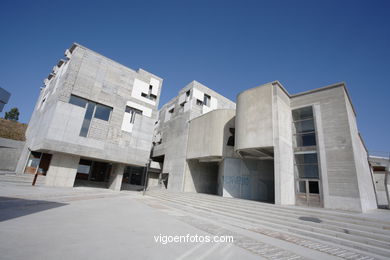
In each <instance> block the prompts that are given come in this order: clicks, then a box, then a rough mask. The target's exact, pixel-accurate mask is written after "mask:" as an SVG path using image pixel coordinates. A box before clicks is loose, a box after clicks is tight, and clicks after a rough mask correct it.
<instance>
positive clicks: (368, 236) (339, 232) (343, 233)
mask: <svg viewBox="0 0 390 260" xmlns="http://www.w3.org/2000/svg"><path fill="white" fill-rule="evenodd" d="M171 199H172V198H171ZM174 199H176V200H180V199H178V197H175V198H174ZM184 200H185V199H184ZM185 202H188V203H193V204H195V203H198V204H199V203H200V204H202V201H201V200H198V201H193V200H192V201H191V200H186V201H185ZM195 205H196V204H195ZM209 205H212V204H210V203H208V202H206V203H203V206H209ZM213 207H214V208H216V207H218V208H219V209H220V210H224V211H230V212H234V213H236V212H237V208H236V207H226V206H221V204H218V206H213ZM239 213H240V214H241V215H244V214H245V215H246V216H252V217H255V218H259V217H260V216H261V217H263V218H265V219H268V218H272V219H273V222H276V221H279V223H283V222H284V221H285V222H288V223H289V225H293V224H294V225H295V226H296V227H297V228H306V227H307V226H310V227H311V228H310V229H312V230H317V231H319V232H320V231H321V232H322V233H327V234H328V235H335V236H337V237H343V238H346V239H356V240H357V242H362V241H363V242H364V243H366V244H370V245H374V246H379V245H380V246H382V247H384V248H390V243H389V242H388V241H389V240H390V236H384V235H378V234H374V233H369V232H362V231H360V230H354V229H346V228H344V229H343V228H337V227H333V226H330V225H323V224H320V223H314V222H306V221H302V220H297V219H295V218H288V217H284V216H280V215H277V214H267V213H264V212H260V211H259V212H253V211H249V210H245V211H244V210H241V211H239ZM302 225H303V227H302ZM352 235H354V236H356V237H360V238H359V239H357V238H354V237H352ZM362 239H363V240H362ZM383 241H387V243H386V242H383Z"/></svg>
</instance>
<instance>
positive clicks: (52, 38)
mask: <svg viewBox="0 0 390 260" xmlns="http://www.w3.org/2000/svg"><path fill="white" fill-rule="evenodd" d="M0 39H1V43H0V47H1V48H0V59H1V60H0V86H1V87H3V88H5V89H7V90H8V91H10V92H11V94H12V96H11V99H10V102H9V104H8V105H7V106H6V108H5V110H9V109H10V108H11V107H15V106H16V107H18V108H19V109H20V112H21V116H20V121H22V122H28V120H29V118H30V116H31V112H32V110H33V107H34V104H35V101H36V98H37V97H38V93H39V88H40V87H41V86H42V81H43V79H44V78H45V77H46V76H47V75H48V74H49V72H50V70H51V68H52V67H53V66H54V65H55V64H56V62H57V61H58V60H59V59H60V58H62V57H63V52H64V50H65V49H67V48H68V47H70V45H71V44H72V42H78V43H80V44H82V45H85V46H86V47H89V48H90V49H92V50H95V51H97V52H99V53H101V54H103V55H105V56H107V57H109V58H111V59H114V60H116V61H118V62H120V63H122V64H124V65H126V66H128V67H130V68H133V69H138V68H143V69H145V70H148V71H150V72H152V73H154V74H156V75H158V76H160V77H162V78H163V79H164V84H163V92H162V97H161V104H164V103H165V102H166V101H168V100H169V99H170V98H172V97H174V96H175V95H176V94H177V92H178V91H179V89H181V88H182V87H184V86H185V85H186V84H187V83H189V82H190V81H192V80H197V81H199V82H202V83H203V84H205V85H207V86H208V87H210V88H212V89H214V90H216V91H217V92H219V93H221V94H223V95H225V96H226V97H228V98H230V99H232V100H235V99H236V95H237V94H238V93H239V92H241V91H243V90H245V89H248V88H251V87H255V86H258V85H261V84H263V83H266V82H269V81H274V80H279V81H280V82H281V83H282V84H283V85H284V86H285V87H286V89H287V90H288V91H289V92H290V93H292V94H293V93H297V92H301V91H305V90H309V89H313V88H318V87H321V86H325V85H329V84H332V83H336V82H340V81H345V82H346V83H347V87H348V89H349V91H350V94H351V96H352V101H353V103H354V105H355V107H356V110H357V116H358V124H359V128H360V131H361V133H362V135H363V137H364V139H365V141H366V144H367V146H368V148H369V149H370V150H380V151H390V138H389V134H390V119H389V111H390V102H389V101H390V85H389V84H390V1H368V0H367V1H356V0H353V1H343V0H337V1H330V0H326V1H314V0H312V1H297V0H294V1H247V0H240V1H238V0H237V1H226V0H225V1H212V0H209V1H200V0H197V1H161V0H160V1H145V0H140V1H114V0H112V1H83V0H78V1H54V0H52V1H17V0H12V1H4V0H3V1H1V3H0ZM3 114H4V112H3V113H2V114H1V115H0V116H3ZM335 116H337V115H335Z"/></svg>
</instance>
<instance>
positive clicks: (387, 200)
mask: <svg viewBox="0 0 390 260" xmlns="http://www.w3.org/2000/svg"><path fill="white" fill-rule="evenodd" d="M369 161H370V165H371V169H372V174H373V179H374V186H375V194H376V199H377V203H378V207H379V208H383V209H389V208H390V153H387V152H372V153H370V157H369Z"/></svg>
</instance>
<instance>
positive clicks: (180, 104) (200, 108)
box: [152, 81, 235, 191]
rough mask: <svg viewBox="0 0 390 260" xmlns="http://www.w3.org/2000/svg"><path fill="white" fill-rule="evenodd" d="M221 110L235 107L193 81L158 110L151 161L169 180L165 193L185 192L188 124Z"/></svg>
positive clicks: (230, 102)
mask: <svg viewBox="0 0 390 260" xmlns="http://www.w3.org/2000/svg"><path fill="white" fill-rule="evenodd" d="M220 108H231V109H234V108H235V103H234V102H233V101H231V100H229V99H227V98H225V97H223V96H222V95H220V94H218V93H216V92H215V91H213V90H211V89H209V88H207V87H206V86H204V85H202V84H201V83H199V82H197V81H192V82H191V83H189V84H188V85H187V86H185V87H184V88H183V89H182V90H180V92H179V95H178V96H177V97H176V98H173V99H172V100H170V101H169V102H168V103H167V104H165V105H163V106H162V108H161V109H160V110H159V115H158V120H157V122H156V126H155V134H154V146H153V152H152V159H153V160H155V161H158V162H160V163H162V164H163V168H162V171H161V173H162V174H163V175H164V176H163V178H164V179H165V180H166V179H167V178H168V181H167V183H168V184H167V187H168V189H170V190H175V191H183V190H184V185H185V176H186V173H187V172H188V165H187V161H186V153H187V142H188V130H189V128H188V126H189V121H190V120H191V119H193V118H196V117H199V116H201V115H203V114H206V113H208V112H210V111H213V110H215V109H220Z"/></svg>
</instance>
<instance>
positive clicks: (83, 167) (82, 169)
mask: <svg viewBox="0 0 390 260" xmlns="http://www.w3.org/2000/svg"><path fill="white" fill-rule="evenodd" d="M91 165H92V161H89V160H84V159H80V162H79V166H78V167H77V173H78V174H89V172H90V170H91Z"/></svg>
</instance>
